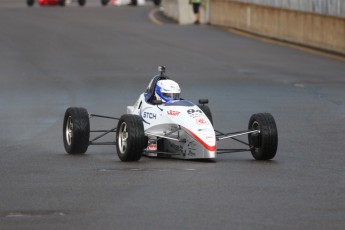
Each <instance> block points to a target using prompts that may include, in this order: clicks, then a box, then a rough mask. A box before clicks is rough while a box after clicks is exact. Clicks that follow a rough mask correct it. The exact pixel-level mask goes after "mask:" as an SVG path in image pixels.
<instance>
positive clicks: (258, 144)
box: [248, 113, 278, 160]
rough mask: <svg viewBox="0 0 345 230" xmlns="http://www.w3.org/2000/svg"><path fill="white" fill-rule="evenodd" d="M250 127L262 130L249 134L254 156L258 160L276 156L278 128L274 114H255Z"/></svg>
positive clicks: (250, 128)
mask: <svg viewBox="0 0 345 230" xmlns="http://www.w3.org/2000/svg"><path fill="white" fill-rule="evenodd" d="M248 129H249V130H259V131H260V132H259V133H254V134H248V141H249V145H250V147H251V152H252V155H253V157H254V158H255V159H256V160H270V159H272V158H274V156H275V155H276V152H277V148H278V130H277V125H276V122H275V120H274V118H273V116H272V115H271V114H269V113H257V114H253V115H252V116H251V118H250V120H249V125H248Z"/></svg>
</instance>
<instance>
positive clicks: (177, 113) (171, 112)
mask: <svg viewBox="0 0 345 230" xmlns="http://www.w3.org/2000/svg"><path fill="white" fill-rule="evenodd" d="M180 113H181V112H179V111H174V110H169V111H168V115H170V116H178V115H179V114H180Z"/></svg>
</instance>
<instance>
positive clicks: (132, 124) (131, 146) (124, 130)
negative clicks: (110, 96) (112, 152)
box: [116, 114, 147, 161]
mask: <svg viewBox="0 0 345 230" xmlns="http://www.w3.org/2000/svg"><path fill="white" fill-rule="evenodd" d="M146 147H147V138H146V136H145V132H144V125H143V122H142V120H141V118H140V117H139V116H138V115H133V114H125V115H122V116H121V118H120V120H119V122H118V124H117V130H116V151H117V155H118V156H119V158H120V160H121V161H138V160H140V158H141V156H142V154H143V150H144V148H146Z"/></svg>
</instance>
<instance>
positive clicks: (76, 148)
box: [63, 107, 90, 154]
mask: <svg viewBox="0 0 345 230" xmlns="http://www.w3.org/2000/svg"><path fill="white" fill-rule="evenodd" d="M89 138H90V121H89V114H88V112H87V110H86V109H84V108H77V107H70V108H68V109H67V110H66V112H65V117H64V121H63V143H64V146H65V150H66V152H67V153H69V154H84V153H85V152H86V150H87V148H88V146H89Z"/></svg>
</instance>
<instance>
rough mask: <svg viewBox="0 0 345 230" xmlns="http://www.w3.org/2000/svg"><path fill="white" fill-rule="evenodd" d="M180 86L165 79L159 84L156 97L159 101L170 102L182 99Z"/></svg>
mask: <svg viewBox="0 0 345 230" xmlns="http://www.w3.org/2000/svg"><path fill="white" fill-rule="evenodd" d="M180 93H181V89H180V86H179V85H178V84H177V83H176V82H175V81H173V80H170V79H164V80H159V81H158V82H157V85H156V88H155V96H156V99H157V100H162V101H163V102H169V101H173V100H179V99H180Z"/></svg>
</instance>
